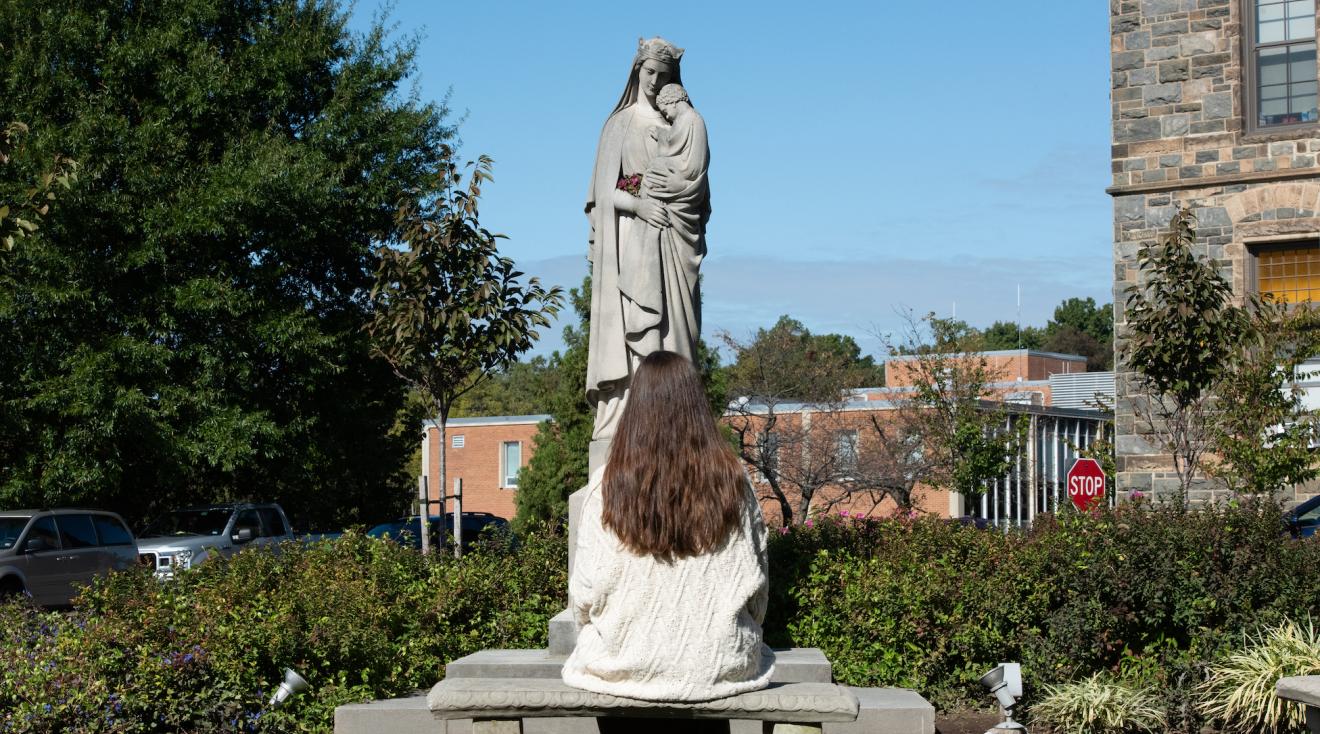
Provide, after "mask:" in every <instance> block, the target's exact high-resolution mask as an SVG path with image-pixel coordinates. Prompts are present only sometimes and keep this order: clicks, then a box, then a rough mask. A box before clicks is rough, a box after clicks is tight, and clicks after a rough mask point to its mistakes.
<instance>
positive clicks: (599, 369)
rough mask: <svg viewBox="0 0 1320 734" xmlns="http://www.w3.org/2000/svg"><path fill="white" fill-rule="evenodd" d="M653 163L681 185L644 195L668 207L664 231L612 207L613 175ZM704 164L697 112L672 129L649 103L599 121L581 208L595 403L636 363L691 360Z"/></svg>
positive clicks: (705, 193) (616, 392)
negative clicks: (662, 356)
mask: <svg viewBox="0 0 1320 734" xmlns="http://www.w3.org/2000/svg"><path fill="white" fill-rule="evenodd" d="M653 127H660V130H659V132H658V136H657V137H658V138H659V140H660V143H659V144H657V143H656V142H655V141H653V140H652V139H651V135H650V131H651V129H652V128H653ZM653 163H654V164H655V165H657V166H661V167H664V168H666V169H667V170H669V171H671V172H672V173H674V174H675V175H676V177H677V179H678V180H680V181H682V183H683V186H682V189H681V190H680V191H678V192H676V193H673V194H669V193H664V192H653V191H647V192H646V193H645V194H644V195H645V196H648V197H651V198H654V199H656V200H657V201H659V202H661V203H662V204H664V206H665V208H666V210H667V212H668V214H669V221H670V226H669V227H666V228H664V229H657V228H655V227H652V226H650V225H648V224H647V223H646V222H645V221H643V220H641V219H639V218H635V217H633V216H630V215H620V214H619V213H618V212H617V211H616V209H615V207H614V203H613V202H614V197H615V196H616V195H617V194H616V189H617V185H618V180H619V178H620V177H621V176H624V175H631V174H635V173H644V172H645V171H646V170H647V169H648V168H649V167H651V166H652V164H653ZM708 163H709V149H708V147H707V141H706V127H705V123H704V122H703V121H702V120H701V117H700V116H699V115H698V114H696V112H695V111H691V112H689V113H687V114H686V115H684V116H683V117H680V119H679V125H678V126H677V127H676V128H675V129H674V130H672V131H671V130H668V129H666V128H665V123H664V120H663V118H661V117H660V114H659V113H658V112H656V111H655V110H653V109H651V107H650V106H649V105H647V104H646V103H645V102H641V103H638V104H633V105H631V106H629V107H626V108H624V109H622V110H619V111H618V112H616V113H615V114H613V115H611V116H610V119H609V120H607V121H606V123H605V129H604V130H603V131H602V132H601V139H600V146H599V148H597V153H596V167H595V171H594V173H593V175H592V182H591V190H590V194H589V195H588V199H587V207H586V208H587V215H588V217H589V219H590V220H591V248H590V258H591V264H592V269H591V335H590V342H589V356H588V361H587V396H588V399H589V400H590V401H591V402H593V403H599V402H603V401H605V400H609V399H618V398H619V397H620V393H621V391H622V388H624V387H626V385H627V382H628V378H629V376H630V375H631V372H632V369H631V367H632V365H633V364H635V363H636V360H637V359H638V358H639V357H641V356H645V355H647V354H649V353H651V352H653V351H656V350H658V349H665V350H669V351H673V352H677V353H679V354H682V355H684V356H685V357H687V358H689V359H692V360H694V361H695V358H696V345H697V338H698V336H699V335H700V332H701V313H700V303H701V299H700V294H699V292H698V270H699V268H700V265H701V260H702V258H703V257H704V256H705V254H706V239H705V232H706V222H707V221H708V220H709V218H710V195H709V186H708V184H707V166H708ZM624 195H627V194H624ZM600 430H601V426H600V418H598V419H597V431H598V432H599V431H600ZM609 433H612V429H611V430H609V431H607V433H606V435H608V434H609Z"/></svg>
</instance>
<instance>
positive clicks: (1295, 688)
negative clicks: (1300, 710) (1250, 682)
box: [1274, 675, 1320, 734]
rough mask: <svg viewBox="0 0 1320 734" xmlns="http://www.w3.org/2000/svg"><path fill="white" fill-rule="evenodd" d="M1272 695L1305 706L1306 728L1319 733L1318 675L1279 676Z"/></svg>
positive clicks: (1319, 678)
mask: <svg viewBox="0 0 1320 734" xmlns="http://www.w3.org/2000/svg"><path fill="white" fill-rule="evenodd" d="M1274 695H1276V696H1278V697H1279V698H1282V699H1283V700H1285V701H1294V702H1296V703H1300V704H1302V705H1303V706H1305V707H1306V728H1307V730H1308V731H1310V732H1311V734H1320V675H1298V676H1293V677H1290V678H1280V679H1279V682H1278V683H1277V684H1275V686H1274Z"/></svg>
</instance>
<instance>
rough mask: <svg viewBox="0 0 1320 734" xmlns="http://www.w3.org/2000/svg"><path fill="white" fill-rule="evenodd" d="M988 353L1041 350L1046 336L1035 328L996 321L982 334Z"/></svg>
mask: <svg viewBox="0 0 1320 734" xmlns="http://www.w3.org/2000/svg"><path fill="white" fill-rule="evenodd" d="M981 338H982V339H983V343H984V347H985V349H986V351H994V350H997V349H1040V348H1041V345H1042V344H1043V343H1044V339H1045V337H1044V335H1043V334H1042V333H1041V330H1040V329H1039V328H1038V327H1035V326H1019V325H1018V324H1015V323H1013V322H1012V321H996V322H994V323H993V324H990V326H988V327H986V328H985V329H984V330H983V331H982V332H981Z"/></svg>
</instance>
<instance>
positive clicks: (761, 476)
mask: <svg viewBox="0 0 1320 734" xmlns="http://www.w3.org/2000/svg"><path fill="white" fill-rule="evenodd" d="M778 473H779V434H777V433H759V434H757V436H756V462H755V463H754V464H753V465H752V481H754V482H756V483H757V484H762V483H765V482H767V481H769V479H772V478H774V477H775V475H777V474H778Z"/></svg>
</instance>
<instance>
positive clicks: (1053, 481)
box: [1050, 416, 1059, 512]
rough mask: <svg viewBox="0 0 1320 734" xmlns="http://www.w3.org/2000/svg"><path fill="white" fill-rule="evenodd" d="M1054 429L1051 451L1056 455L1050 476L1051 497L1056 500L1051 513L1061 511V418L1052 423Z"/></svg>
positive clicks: (1056, 418)
mask: <svg viewBox="0 0 1320 734" xmlns="http://www.w3.org/2000/svg"><path fill="white" fill-rule="evenodd" d="M1050 424H1051V425H1052V426H1053V428H1054V440H1053V441H1051V442H1050V443H1051V450H1052V452H1053V453H1054V471H1053V472H1052V473H1051V474H1050V488H1051V489H1050V495H1051V497H1052V499H1053V500H1054V501H1053V503H1052V504H1051V511H1052V512H1058V511H1059V418H1058V417H1057V416H1056V417H1055V418H1054V420H1052V421H1050Z"/></svg>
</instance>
